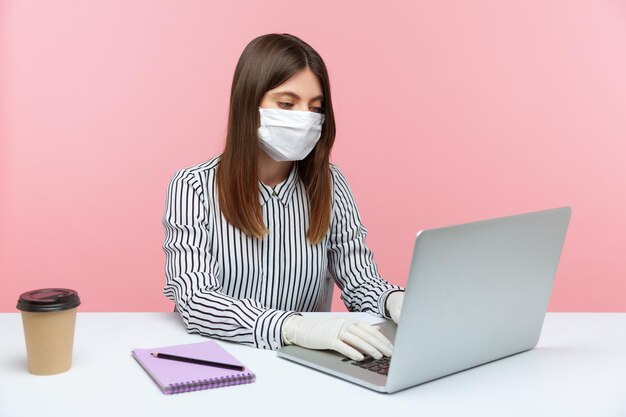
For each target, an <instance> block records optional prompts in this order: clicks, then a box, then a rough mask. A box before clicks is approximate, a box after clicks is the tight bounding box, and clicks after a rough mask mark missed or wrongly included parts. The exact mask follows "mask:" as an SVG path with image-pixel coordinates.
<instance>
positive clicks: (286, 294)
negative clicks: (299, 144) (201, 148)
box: [163, 156, 402, 349]
mask: <svg viewBox="0 0 626 417" xmlns="http://www.w3.org/2000/svg"><path fill="white" fill-rule="evenodd" d="M219 159H220V156H215V157H213V158H211V159H209V160H208V161H206V162H202V163H200V164H197V165H194V166H191V167H188V168H183V169H180V170H178V171H176V172H175V173H174V175H173V176H172V178H171V181H170V183H169V186H168V189H167V198H166V200H167V203H166V208H165V213H164V216H163V225H164V227H165V240H164V243H163V250H164V251H165V273H166V284H165V287H164V289H163V293H164V295H165V296H166V297H167V298H169V299H170V300H172V301H174V302H175V303H176V310H177V311H178V312H179V313H180V315H181V317H182V319H183V322H184V323H185V326H186V328H187V331H188V332H189V333H199V334H202V335H205V336H211V337H215V338H219V339H224V340H230V341H233V342H240V343H243V344H248V345H252V346H255V347H258V348H264V349H277V348H279V347H281V346H282V345H283V341H282V337H281V330H282V324H283V322H284V320H285V319H286V318H287V317H288V316H290V315H292V314H294V313H295V312H300V311H320V310H322V308H323V301H324V300H323V298H324V297H323V296H324V291H323V286H324V281H325V277H326V274H327V271H328V273H329V274H330V276H331V277H332V278H333V279H334V281H335V283H336V284H337V286H338V287H339V288H340V289H341V299H342V300H343V302H344V303H345V305H346V307H347V308H348V310H350V311H367V312H371V313H373V314H375V315H377V316H379V317H386V318H389V316H388V315H387V314H386V312H385V302H386V299H387V296H388V295H389V293H390V292H392V291H398V290H401V289H402V288H401V287H399V286H397V285H392V284H389V283H388V282H386V281H385V280H383V279H382V278H381V277H380V275H379V273H378V270H377V267H376V264H375V263H374V260H373V256H372V252H371V251H370V249H369V248H368V247H367V246H366V245H365V236H366V234H367V229H366V228H365V227H364V226H363V224H362V223H361V219H360V217H359V212H358V210H357V206H356V203H355V201H354V197H353V195H352V192H351V190H350V187H349V186H348V183H347V182H346V179H345V178H344V176H343V175H342V173H341V172H340V171H339V168H338V167H337V166H336V165H334V164H332V163H331V164H330V167H331V171H332V180H333V187H332V189H333V199H332V210H331V222H330V227H329V230H328V232H327V234H326V236H325V238H323V239H322V240H321V241H320V242H319V243H317V244H315V245H312V244H311V243H309V242H308V241H307V239H306V231H307V228H308V225H309V217H308V216H309V214H308V197H307V194H306V190H305V187H304V185H303V183H302V182H301V181H300V179H299V177H298V163H297V162H295V163H294V164H293V168H292V170H291V172H290V173H289V176H288V177H287V178H286V179H285V180H284V181H282V182H281V183H280V184H277V185H276V186H274V187H270V186H267V185H265V184H264V183H263V182H261V181H259V201H260V203H261V206H262V212H263V221H264V223H265V225H266V226H267V228H268V229H269V234H268V235H266V236H264V238H263V239H258V238H255V237H250V236H248V235H246V234H245V233H243V232H242V231H240V230H239V229H237V228H235V227H234V226H232V225H231V224H230V223H228V222H227V221H226V220H225V218H224V216H223V215H222V213H221V211H220V208H219V199H218V195H217V189H216V172H217V170H216V168H217V166H218V164H219Z"/></svg>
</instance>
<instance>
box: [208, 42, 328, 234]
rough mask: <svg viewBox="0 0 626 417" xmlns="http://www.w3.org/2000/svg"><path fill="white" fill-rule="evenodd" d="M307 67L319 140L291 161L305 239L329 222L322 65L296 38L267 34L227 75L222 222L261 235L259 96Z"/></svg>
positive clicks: (220, 180) (219, 184) (220, 177)
mask: <svg viewBox="0 0 626 417" xmlns="http://www.w3.org/2000/svg"><path fill="white" fill-rule="evenodd" d="M307 67H308V68H310V70H311V71H312V72H313V73H314V74H315V75H317V77H318V79H319V81H320V84H321V86H322V94H323V95H324V98H323V101H322V108H323V109H324V110H323V113H324V124H323V125H322V132H321V136H320V139H319V141H318V142H317V144H316V145H315V148H313V150H312V151H311V153H309V154H308V155H307V156H306V158H304V159H303V160H301V161H295V162H294V163H296V164H298V174H299V176H300V180H301V181H302V183H303V184H304V186H305V188H306V191H307V195H308V197H309V214H310V216H309V218H310V223H309V229H308V230H307V239H308V240H309V242H311V243H318V242H319V241H321V240H322V238H323V237H324V235H325V234H326V232H327V231H328V227H329V224H330V205H331V172H330V166H329V156H330V151H331V149H332V146H333V143H334V141H335V119H334V116H333V107H332V101H331V97H330V83H329V79H328V73H327V71H326V65H325V64H324V61H323V60H322V58H321V57H320V56H319V54H318V53H317V52H316V51H315V50H314V49H313V48H311V46H309V45H308V44H307V43H306V42H304V41H302V40H301V39H299V38H297V37H295V36H293V35H290V34H287V33H282V34H277V33H272V34H268V35H263V36H259V37H257V38H255V39H253V40H252V41H251V42H250V43H249V44H248V45H247V46H246V48H245V49H244V51H243V52H242V54H241V56H240V57H239V61H238V62H237V67H236V68H235V74H234V77H233V84H232V87H231V92H230V110H229V115H228V131H227V133H226V146H225V147H224V152H223V153H222V155H221V158H220V163H219V165H218V168H217V188H218V194H219V203H220V206H221V210H222V213H223V214H224V217H225V218H226V220H227V221H228V222H229V223H231V224H232V225H233V226H235V227H237V228H239V229H240V230H242V231H243V232H244V233H246V234H247V235H250V236H255V237H257V238H262V237H263V236H264V235H265V234H267V232H268V229H267V227H266V226H265V224H264V223H263V214H262V211H261V204H260V202H259V174H258V149H259V138H258V126H259V110H258V109H259V105H260V103H261V100H262V99H263V96H264V94H265V93H266V92H267V91H269V90H272V89H274V88H276V87H278V86H279V85H280V84H282V83H284V82H285V81H287V79H289V78H290V77H291V76H292V75H294V74H295V73H296V72H298V71H300V70H302V69H304V68H307Z"/></svg>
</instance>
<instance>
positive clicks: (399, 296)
mask: <svg viewBox="0 0 626 417" xmlns="http://www.w3.org/2000/svg"><path fill="white" fill-rule="evenodd" d="M402 301H404V291H395V292H392V293H391V294H389V295H388V296H387V302H386V303H385V306H386V307H387V311H388V312H389V315H390V316H391V319H392V320H393V321H394V322H395V323H396V324H397V323H398V322H399V321H400V313H401V311H402Z"/></svg>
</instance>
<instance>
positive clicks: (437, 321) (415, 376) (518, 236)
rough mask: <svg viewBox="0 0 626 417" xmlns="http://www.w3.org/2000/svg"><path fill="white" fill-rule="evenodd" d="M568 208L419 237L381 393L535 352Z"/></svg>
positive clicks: (440, 231)
mask: <svg viewBox="0 0 626 417" xmlns="http://www.w3.org/2000/svg"><path fill="white" fill-rule="evenodd" d="M570 216H571V208H569V207H562V208H557V209H551V210H544V211H539V212H532V213H526V214H520V215H515V216H508V217H501V218H496V219H490V220H484V221H478V222H473V223H466V224H461V225H456V226H449V227H442V228H437V229H430V230H424V231H421V232H420V233H418V235H417V237H416V240H415V247H414V252H413V258H412V261H411V267H410V272H409V277H408V281H407V287H406V293H405V298H404V303H403V307H402V316H401V319H400V323H399V324H398V329H397V333H396V338H395V343H394V352H393V358H392V361H391V364H390V368H389V374H388V377H387V384H386V388H387V391H388V392H395V391H398V390H400V389H404V388H407V387H410V386H414V385H416V384H419V383H422V382H426V381H430V380H432V379H435V378H439V377H442V376H445V375H449V374H452V373H455V372H458V371H462V370H465V369H468V368H471V367H474V366H477V365H481V364H484V363H486V362H490V361H493V360H496V359H499V358H502V357H505V356H509V355H512V354H515V353H519V352H522V351H525V350H528V349H531V348H533V347H535V346H536V344H537V342H538V340H539V336H540V333H541V328H542V326H543V320H544V317H545V312H546V309H547V307H548V301H549V298H550V293H551V290H552V285H553V282H554V277H555V274H556V270H557V266H558V263H559V259H560V256H561V250H562V247H563V242H564V239H565V234H566V230H567V226H568V224H569V219H570Z"/></svg>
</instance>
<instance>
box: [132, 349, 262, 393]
mask: <svg viewBox="0 0 626 417" xmlns="http://www.w3.org/2000/svg"><path fill="white" fill-rule="evenodd" d="M152 352H159V353H167V354H170V355H177V356H184V357H187V358H194V359H203V360H208V361H214V362H222V363H229V364H234V365H241V366H244V365H243V364H242V363H241V362H239V361H238V360H237V359H236V358H235V357H234V356H232V355H231V354H230V353H228V352H227V351H226V350H225V349H224V348H223V347H221V346H220V345H219V344H217V342H215V341H212V340H209V341H206V342H199V343H190V344H185V345H175V346H165V347H157V348H152V349H133V350H132V354H133V357H134V358H135V359H137V361H138V362H139V364H140V365H141V366H142V367H143V368H144V369H145V370H146V372H147V373H148V374H149V375H150V376H151V377H152V379H153V380H154V381H155V382H156V383H157V385H158V386H159V388H161V391H162V392H163V393H164V394H178V393H181V392H188V391H198V390H203V389H210V388H220V387H226V386H230V385H239V384H249V383H251V382H254V381H255V380H256V376H255V374H254V373H253V372H252V371H250V370H249V369H248V368H245V369H244V371H233V370H230V369H223V368H215V367H212V366H206V365H197V364H193V363H186V362H179V361H172V360H168V359H161V358H156V357H154V356H152V355H151V353H152Z"/></svg>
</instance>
